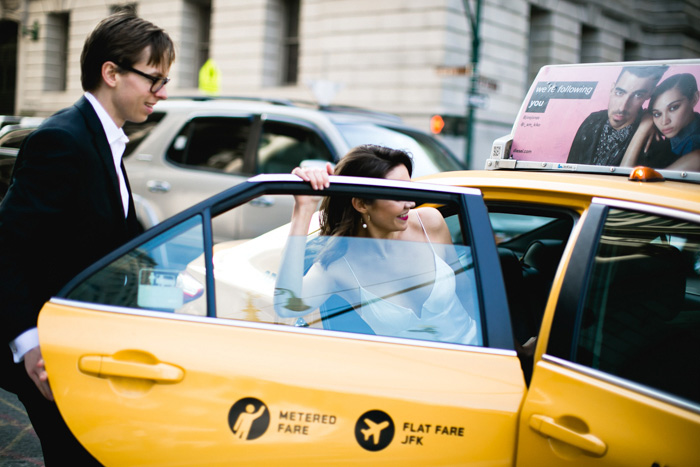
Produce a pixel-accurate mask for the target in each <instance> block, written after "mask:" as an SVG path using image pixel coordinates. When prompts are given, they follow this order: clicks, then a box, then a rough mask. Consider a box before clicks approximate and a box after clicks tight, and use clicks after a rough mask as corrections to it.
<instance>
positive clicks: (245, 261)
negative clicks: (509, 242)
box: [213, 196, 483, 345]
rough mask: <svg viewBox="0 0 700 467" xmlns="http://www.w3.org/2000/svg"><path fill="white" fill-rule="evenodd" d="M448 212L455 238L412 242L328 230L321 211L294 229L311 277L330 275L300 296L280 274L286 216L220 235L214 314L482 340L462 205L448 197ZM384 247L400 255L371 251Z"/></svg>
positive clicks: (439, 338)
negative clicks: (245, 232) (248, 234)
mask: <svg viewBox="0 0 700 467" xmlns="http://www.w3.org/2000/svg"><path fill="white" fill-rule="evenodd" d="M290 198H291V196H290ZM377 201H381V200H377ZM421 209H423V208H421ZM421 209H415V210H414V211H415V212H417V213H420V212H421ZM426 209H432V208H426ZM441 212H442V214H443V215H444V216H446V217H447V220H446V223H447V225H448V227H449V228H450V229H451V232H450V233H452V238H453V243H450V244H442V243H438V242H428V241H427V239H428V238H427V237H425V236H424V234H423V233H421V234H420V237H419V238H418V240H417V241H410V242H409V241H398V240H375V239H369V238H358V237H354V236H332V237H331V236H325V235H320V234H319V229H318V222H319V221H318V217H314V220H313V221H312V225H311V228H310V229H309V232H310V233H309V235H308V236H307V237H306V238H304V237H292V238H293V239H296V240H294V241H296V242H299V241H300V242H301V243H295V245H296V246H295V248H296V250H295V252H296V254H298V255H301V256H300V257H298V258H301V261H303V271H304V272H303V274H304V277H305V278H307V277H310V278H311V279H310V280H311V281H312V282H313V280H314V279H313V278H314V277H318V275H321V276H325V277H327V278H330V279H329V280H328V281H324V284H323V286H322V287H323V292H322V293H320V294H319V295H316V296H312V297H305V296H304V295H303V294H304V292H303V290H302V295H301V296H297V295H296V294H295V293H294V292H291V293H286V292H285V291H284V290H283V289H284V288H283V287H281V286H280V285H279V284H278V279H280V278H279V275H280V274H281V273H280V263H281V260H282V258H283V257H284V255H285V248H286V246H287V242H288V232H289V225H288V224H287V225H283V226H281V227H278V228H276V229H273V230H271V231H269V232H267V233H265V234H263V235H261V236H259V237H256V238H253V239H251V240H245V241H230V242H222V243H218V244H216V245H215V246H214V255H213V261H214V279H215V289H216V309H217V317H220V318H228V319H238V320H246V321H253V322H264V323H275V324H284V325H290V326H300V327H311V328H317V329H325V330H333V331H342V332H353V333H362V334H369V335H383V336H390V337H402V338H412V339H421V340H428V341H439V342H451V343H465V344H470V345H482V342H483V338H482V326H481V322H480V312H479V299H478V294H477V290H476V281H475V270H474V263H473V262H472V252H471V246H470V241H469V240H466V241H465V240H463V237H462V235H461V231H468V229H465V228H464V227H463V224H464V220H461V219H459V218H458V215H457V214H455V213H456V212H457V210H456V208H454V207H452V209H451V208H450V207H449V206H442V207H441ZM427 215H428V214H423V216H427ZM416 222H417V221H416ZM421 232H422V231H421ZM423 239H425V240H423ZM291 244H292V243H291V240H290V245H291ZM290 248H291V246H290ZM381 251H386V252H390V256H391V258H400V260H398V261H396V260H393V261H390V260H388V259H385V258H382V257H376V256H372V254H373V253H376V252H381ZM299 268H300V271H301V268H302V266H301V263H300V265H299ZM316 285H318V283H316ZM304 287H306V286H304ZM276 299H277V300H278V301H277V306H275V300H276Z"/></svg>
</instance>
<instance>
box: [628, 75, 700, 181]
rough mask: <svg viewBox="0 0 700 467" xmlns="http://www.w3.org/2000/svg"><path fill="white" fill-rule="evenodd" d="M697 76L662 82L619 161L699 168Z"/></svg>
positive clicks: (699, 141) (681, 168) (684, 168)
mask: <svg viewBox="0 0 700 467" xmlns="http://www.w3.org/2000/svg"><path fill="white" fill-rule="evenodd" d="M699 98H700V93H699V92H698V85H697V80H696V79H695V77H694V76H693V75H692V74H690V73H679V74H675V75H672V76H670V77H668V78H667V79H665V80H664V81H662V82H661V84H659V85H658V86H657V87H656V89H654V91H653V92H652V95H651V98H650V99H649V107H648V110H647V112H645V115H644V117H643V119H642V122H641V123H640V125H639V128H638V129H637V131H636V132H635V134H634V136H633V137H632V140H631V141H630V145H629V146H628V148H627V150H626V152H625V155H624V157H623V159H622V162H621V163H620V165H621V166H626V167H632V166H636V165H646V166H649V167H654V168H662V169H667V170H683V171H700V114H699V113H697V112H695V111H694V107H695V105H696V104H697V103H698V99H699Z"/></svg>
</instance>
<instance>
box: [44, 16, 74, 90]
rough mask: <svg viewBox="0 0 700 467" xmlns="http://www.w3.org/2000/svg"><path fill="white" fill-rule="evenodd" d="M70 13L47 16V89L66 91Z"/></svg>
mask: <svg viewBox="0 0 700 467" xmlns="http://www.w3.org/2000/svg"><path fill="white" fill-rule="evenodd" d="M69 27H70V14H69V13H67V12H61V13H49V14H48V16H47V18H46V40H45V42H44V43H45V44H46V60H45V65H44V66H45V72H44V90H45V91H65V90H66V87H67V82H68V34H69Z"/></svg>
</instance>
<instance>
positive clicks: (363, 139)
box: [337, 123, 464, 177]
mask: <svg viewBox="0 0 700 467" xmlns="http://www.w3.org/2000/svg"><path fill="white" fill-rule="evenodd" d="M337 127H338V130H339V131H340V134H341V135H342V136H343V138H344V139H345V141H346V142H347V143H348V146H350V147H354V146H359V145H361V144H378V145H380V146H386V147H389V148H396V149H403V150H404V151H408V152H409V153H410V154H411V155H412V156H413V163H414V168H413V177H421V176H423V175H430V174H434V173H436V172H444V171H448V170H463V169H464V166H463V165H462V164H461V163H460V162H459V161H457V159H455V158H454V157H452V155H451V154H449V151H447V149H445V148H444V147H442V146H441V145H440V144H439V143H437V142H436V141H435V140H434V139H432V138H431V137H429V136H427V135H424V134H421V133H418V132H414V131H409V130H406V129H400V128H395V127H389V126H384V125H378V124H372V123H353V124H339V125H337Z"/></svg>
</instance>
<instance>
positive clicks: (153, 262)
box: [67, 216, 207, 315]
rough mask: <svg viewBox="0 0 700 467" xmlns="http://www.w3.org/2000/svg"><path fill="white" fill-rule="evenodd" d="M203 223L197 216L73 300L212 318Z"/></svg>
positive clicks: (125, 258) (135, 252) (110, 267)
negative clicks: (209, 310)
mask: <svg viewBox="0 0 700 467" xmlns="http://www.w3.org/2000/svg"><path fill="white" fill-rule="evenodd" d="M203 238H204V237H203V230H202V219H201V217H200V216H195V217H193V218H191V219H189V220H187V221H185V222H183V223H182V224H180V225H178V226H176V227H175V228H172V229H170V230H167V231H166V232H165V233H163V234H161V235H159V236H157V237H155V238H153V239H152V240H150V241H148V242H146V243H144V244H143V245H140V246H139V247H137V248H134V249H132V250H131V251H129V252H128V253H126V254H124V255H122V256H121V257H119V258H118V259H116V260H114V261H112V262H111V263H109V264H107V265H106V266H105V267H103V268H102V269H100V270H99V271H97V272H95V273H94V274H92V275H91V276H90V277H88V278H86V279H85V280H84V281H82V282H81V283H80V284H79V285H78V286H76V287H75V289H73V290H72V291H71V292H70V293H69V294H68V295H67V298H69V299H72V300H78V301H84V302H90V303H99V304H104V305H116V306H124V307H130V308H142V309H149V310H156V311H165V312H178V313H187V314H195V315H206V310H207V308H206V297H205V295H206V294H205V292H206V290H205V285H204V284H205V282H206V281H205V279H204V277H205V268H204V259H203V253H204V241H203Z"/></svg>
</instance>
